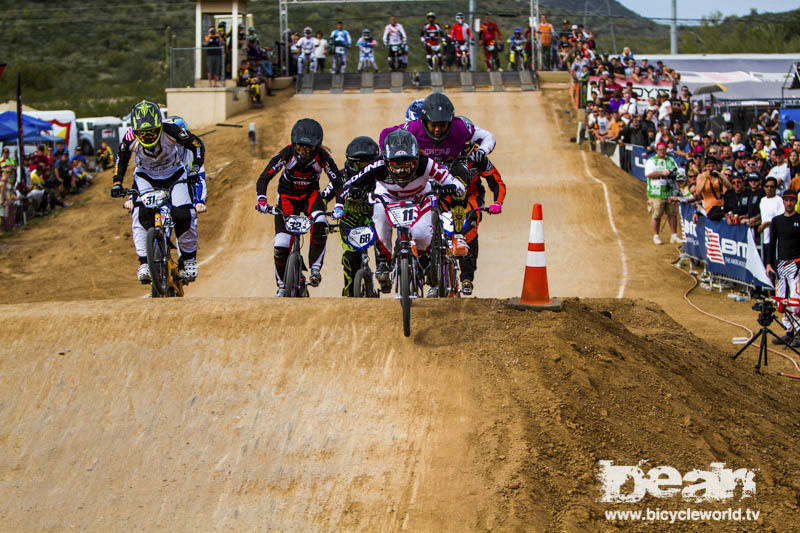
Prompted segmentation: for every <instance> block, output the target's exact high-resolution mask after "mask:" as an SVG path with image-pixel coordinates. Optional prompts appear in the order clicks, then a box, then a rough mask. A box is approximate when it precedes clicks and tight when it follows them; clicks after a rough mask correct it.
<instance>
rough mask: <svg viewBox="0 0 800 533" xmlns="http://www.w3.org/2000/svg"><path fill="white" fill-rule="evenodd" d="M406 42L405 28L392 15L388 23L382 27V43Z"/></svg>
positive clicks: (387, 44)
mask: <svg viewBox="0 0 800 533" xmlns="http://www.w3.org/2000/svg"><path fill="white" fill-rule="evenodd" d="M393 44H401V45H402V44H406V30H405V29H403V25H402V24H400V23H399V22H397V17H395V16H394V15H392V17H391V18H390V19H389V24H387V25H386V27H385V28H384V29H383V45H384V46H390V45H393Z"/></svg>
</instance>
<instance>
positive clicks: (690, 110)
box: [559, 21, 800, 249]
mask: <svg viewBox="0 0 800 533" xmlns="http://www.w3.org/2000/svg"><path fill="white" fill-rule="evenodd" d="M565 23H566V21H565ZM571 32H572V33H571V36H569V37H565V36H564V35H563V34H561V35H559V39H560V40H561V41H562V42H565V41H566V43H568V44H567V45H565V46H563V47H560V48H559V59H560V61H563V64H564V66H565V68H566V69H567V70H568V71H569V72H570V75H571V77H572V79H573V82H574V84H573V85H572V87H573V90H574V91H583V92H584V95H582V96H583V99H585V105H584V109H585V113H586V128H587V135H588V137H589V140H590V142H591V143H592V146H593V147H599V148H605V147H609V145H620V146H621V147H622V146H624V145H636V146H641V147H644V148H645V149H646V157H647V163H646V165H645V171H644V173H645V177H646V178H647V197H648V211H649V213H650V215H651V220H652V230H653V242H654V243H655V244H661V243H662V241H661V236H660V233H659V230H660V228H661V223H662V218H663V217H664V215H666V217H667V222H668V225H669V228H670V230H671V236H670V240H671V241H672V242H681V239H680V237H678V233H679V231H678V228H677V216H678V208H679V206H680V204H681V203H689V204H692V205H696V206H697V208H698V211H697V215H695V221H696V220H697V217H701V216H705V217H708V218H709V219H711V220H717V221H720V220H723V219H724V220H725V221H726V222H727V223H729V224H746V225H748V226H749V227H751V228H753V229H754V231H755V232H756V233H757V235H758V236H760V237H761V239H760V240H761V241H762V242H763V243H764V244H766V243H768V242H769V229H768V228H769V223H770V221H771V220H772V219H773V218H774V217H775V216H776V215H779V214H781V213H783V203H782V202H781V201H780V199H779V198H775V197H776V195H782V194H783V193H784V191H786V190H791V191H794V192H795V193H796V192H797V191H800V177H799V176H798V175H799V174H800V140H798V139H797V137H796V135H795V124H794V123H793V122H792V121H788V122H787V123H786V128H785V130H784V132H783V134H781V133H780V128H779V116H778V115H779V114H778V111H777V110H775V109H770V110H767V111H766V112H764V113H761V114H760V115H759V116H757V117H755V118H754V119H753V121H752V123H751V124H750V126H749V128H748V129H747V130H746V131H738V130H736V131H735V130H733V129H722V130H721V131H719V129H718V128H711V127H710V122H709V120H708V112H709V110H708V108H707V107H706V105H705V102H704V100H703V99H702V98H697V97H695V98H692V93H691V91H690V90H689V88H688V87H687V86H686V85H682V84H681V76H680V73H678V72H676V71H675V70H673V69H671V68H670V67H669V66H667V65H665V64H664V63H663V62H662V61H656V62H654V63H653V62H650V61H648V60H647V59H646V58H641V59H639V58H637V57H636V56H635V55H634V53H633V52H632V51H631V50H630V48H627V47H626V48H625V49H624V50H623V52H622V54H620V55H618V56H610V55H609V54H603V53H600V52H599V51H597V50H596V45H595V42H594V39H593V35H592V34H591V32H587V31H585V30H583V29H582V28H580V27H572V29H571ZM645 90H649V91H650V93H649V94H648V95H647V97H646V98H645V97H644V95H645V92H644V91H645ZM575 96H578V95H577V94H576V95H575ZM576 99H577V98H576ZM583 99H580V100H579V101H582V100H583ZM773 198H775V199H773ZM798 212H800V211H798ZM765 249H766V248H765Z"/></svg>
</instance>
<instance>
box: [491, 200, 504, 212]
mask: <svg viewBox="0 0 800 533" xmlns="http://www.w3.org/2000/svg"><path fill="white" fill-rule="evenodd" d="M502 211H503V204H501V203H500V202H495V203H493V204H492V205H490V206H489V213H491V214H493V215H499V214H500V213H501V212H502Z"/></svg>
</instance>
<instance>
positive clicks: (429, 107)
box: [419, 93, 455, 142]
mask: <svg viewBox="0 0 800 533" xmlns="http://www.w3.org/2000/svg"><path fill="white" fill-rule="evenodd" d="M454 115H455V108H454V107H453V102H451V101H450V99H449V98H448V97H447V96H445V95H444V94H442V93H431V94H429V95H428V97H427V98H425V101H424V102H423V103H422V109H421V110H420V112H419V118H421V119H422V124H423V125H424V126H425V133H427V134H428V137H430V138H431V139H433V140H434V141H436V142H440V141H443V140H444V139H446V138H447V134H448V133H450V125H451V124H452V123H453V116H454Z"/></svg>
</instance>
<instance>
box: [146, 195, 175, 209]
mask: <svg viewBox="0 0 800 533" xmlns="http://www.w3.org/2000/svg"><path fill="white" fill-rule="evenodd" d="M139 200H141V202H142V204H144V206H145V207H146V208H148V209H155V208H157V207H161V206H162V205H164V204H166V203H167V202H168V201H169V191H148V192H146V193H144V194H142V195H140V196H139Z"/></svg>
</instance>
